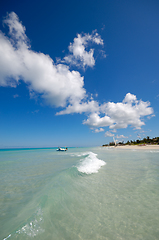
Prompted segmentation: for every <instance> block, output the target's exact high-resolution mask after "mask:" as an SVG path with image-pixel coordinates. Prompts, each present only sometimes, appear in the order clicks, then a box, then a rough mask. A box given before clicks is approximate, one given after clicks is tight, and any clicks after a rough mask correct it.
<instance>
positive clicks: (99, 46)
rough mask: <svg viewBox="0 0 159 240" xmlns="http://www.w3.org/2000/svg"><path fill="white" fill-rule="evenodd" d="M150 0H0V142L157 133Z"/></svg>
mask: <svg viewBox="0 0 159 240" xmlns="http://www.w3.org/2000/svg"><path fill="white" fill-rule="evenodd" d="M158 13H159V2H158V1H141V0H138V1H136V0H134V1H124V0H123V1H122V0H121V1H117V0H114V1H107V0H103V1H82V0H81V1H48V0H46V1H45V2H44V1H37V0H35V1H30V0H28V1H26V0H24V1H16V2H15V1H14V2H13V1H9V0H7V1H1V4H0V101H1V104H0V148H5V147H51V146H68V147H69V146H77V147H78V146H100V145H102V144H105V143H108V142H110V141H112V140H113V137H114V138H116V139H117V140H118V141H123V140H124V141H127V140H135V139H137V138H140V137H141V138H143V137H147V136H150V137H155V136H159V128H158V122H159V113H158V110H159V107H158V106H159V67H158V65H159V14H158Z"/></svg>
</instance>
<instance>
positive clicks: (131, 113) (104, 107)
mask: <svg viewBox="0 0 159 240" xmlns="http://www.w3.org/2000/svg"><path fill="white" fill-rule="evenodd" d="M99 111H100V113H91V114H90V116H89V117H88V119H87V120H84V122H83V123H84V124H86V125H88V126H90V127H98V128H99V127H107V126H109V128H110V129H120V128H127V127H128V126H132V127H134V128H136V129H140V128H141V126H143V125H145V123H144V121H143V119H142V118H143V117H144V116H148V115H151V114H152V113H153V109H152V108H151V107H150V103H149V102H143V101H142V100H137V98H136V96H135V95H133V94H131V93H127V94H126V96H125V98H124V100H123V101H122V102H118V103H114V102H108V103H104V104H101V105H100V106H99ZM101 114H105V116H102V117H100V115H101Z"/></svg>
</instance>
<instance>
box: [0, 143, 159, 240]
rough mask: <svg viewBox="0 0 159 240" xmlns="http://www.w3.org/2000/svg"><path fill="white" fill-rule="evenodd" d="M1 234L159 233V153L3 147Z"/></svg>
mask: <svg viewBox="0 0 159 240" xmlns="http://www.w3.org/2000/svg"><path fill="white" fill-rule="evenodd" d="M0 239H9V240H14V239H19V240H20V239H23V240H25V239H38V240H42V239H43V240H44V239H48V240H50V239H53V240H54V239H55V240H58V239H59V240H62V239H68V240H71V239H72V240H75V239H77V240H78V239H85V240H89V239H108V240H116V239H125V240H127V239H129V240H131V239H143V240H146V239H147V240H150V239H152V240H153V239H159V151H150V150H147V151H146V150H144V151H142V150H138V151H133V150H120V149H108V148H100V147H99V148H92V149H91V148H70V149H69V150H68V151H67V152H56V150H55V149H33V150H29V149H28V150H10V151H0Z"/></svg>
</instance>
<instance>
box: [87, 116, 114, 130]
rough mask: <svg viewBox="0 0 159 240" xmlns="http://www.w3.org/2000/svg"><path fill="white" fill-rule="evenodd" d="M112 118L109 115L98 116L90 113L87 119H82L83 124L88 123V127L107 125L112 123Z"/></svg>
mask: <svg viewBox="0 0 159 240" xmlns="http://www.w3.org/2000/svg"><path fill="white" fill-rule="evenodd" d="M113 123H114V122H113V119H111V118H110V117H109V116H104V117H99V115H98V114H97V113H91V114H90V116H89V118H88V119H87V120H84V121H83V124H86V125H88V126H89V127H97V128H98V127H107V126H110V125H112V124H113Z"/></svg>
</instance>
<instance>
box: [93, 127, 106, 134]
mask: <svg viewBox="0 0 159 240" xmlns="http://www.w3.org/2000/svg"><path fill="white" fill-rule="evenodd" d="M94 132H95V133H99V132H104V129H103V128H99V129H98V128H97V129H95V130H94Z"/></svg>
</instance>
